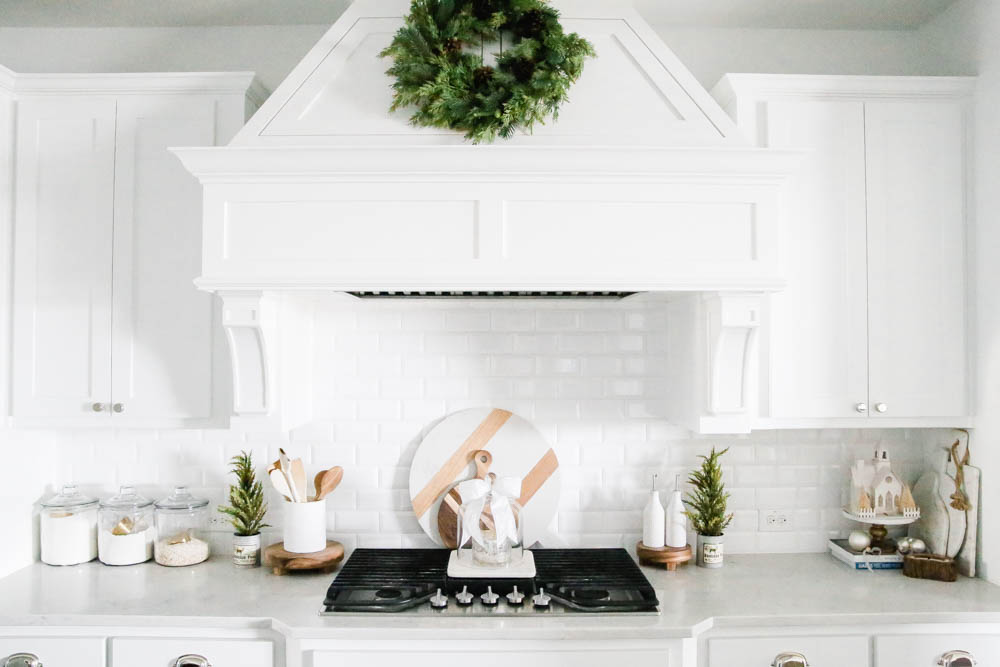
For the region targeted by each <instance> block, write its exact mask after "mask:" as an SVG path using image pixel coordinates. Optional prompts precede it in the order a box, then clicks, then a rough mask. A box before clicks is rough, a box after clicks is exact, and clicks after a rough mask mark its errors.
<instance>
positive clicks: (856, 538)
mask: <svg viewBox="0 0 1000 667" xmlns="http://www.w3.org/2000/svg"><path fill="white" fill-rule="evenodd" d="M847 543H848V544H850V545H851V548H852V549H854V550H855V551H864V550H865V549H867V548H868V547H869V546H871V543H872V538H871V535H869V534H868V533H865V532H862V531H860V530H852V531H851V534H850V535H848V537H847Z"/></svg>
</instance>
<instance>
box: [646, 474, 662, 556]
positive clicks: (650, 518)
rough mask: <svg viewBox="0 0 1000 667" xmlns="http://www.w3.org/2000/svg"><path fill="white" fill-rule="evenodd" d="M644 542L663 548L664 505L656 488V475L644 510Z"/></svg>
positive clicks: (651, 546) (647, 544)
mask: <svg viewBox="0 0 1000 667" xmlns="http://www.w3.org/2000/svg"><path fill="white" fill-rule="evenodd" d="M642 543H643V545H645V546H647V547H649V548H651V549H661V548H663V505H661V504H660V492H659V491H657V490H656V475H653V490H652V491H650V493H649V502H647V503H646V507H645V509H643V510H642Z"/></svg>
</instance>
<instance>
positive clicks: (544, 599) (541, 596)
mask: <svg viewBox="0 0 1000 667" xmlns="http://www.w3.org/2000/svg"><path fill="white" fill-rule="evenodd" d="M550 602H552V598H550V597H549V596H548V595H546V594H545V589H544V588H539V589H538V593H537V594H536V595H535V596H534V597H533V598H531V604H533V605H535V606H536V607H543V608H545V609H548V607H549V603H550Z"/></svg>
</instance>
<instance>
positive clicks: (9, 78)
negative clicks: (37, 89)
mask: <svg viewBox="0 0 1000 667" xmlns="http://www.w3.org/2000/svg"><path fill="white" fill-rule="evenodd" d="M16 78H17V74H15V73H14V72H12V71H11V70H9V69H7V68H6V67H4V66H3V65H0V88H2V89H5V90H14V80H15V79H16Z"/></svg>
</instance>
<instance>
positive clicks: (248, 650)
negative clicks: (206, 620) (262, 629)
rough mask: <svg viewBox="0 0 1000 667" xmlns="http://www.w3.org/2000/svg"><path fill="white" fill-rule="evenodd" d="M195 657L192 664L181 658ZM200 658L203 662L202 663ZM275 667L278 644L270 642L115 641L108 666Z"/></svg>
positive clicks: (194, 640)
mask: <svg viewBox="0 0 1000 667" xmlns="http://www.w3.org/2000/svg"><path fill="white" fill-rule="evenodd" d="M184 656H191V657H192V659H191V660H189V661H181V662H180V663H179V664H178V659H179V658H181V657H184ZM199 659H203V660H204V661H205V662H204V663H202V662H200V661H199ZM206 665H210V666H211V667H273V665H274V643H273V642H270V641H267V640H238V639H233V640H220V639H203V638H191V639H164V638H159V637H155V638H154V637H126V638H115V639H112V640H111V659H110V661H109V665H108V667H206Z"/></svg>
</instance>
